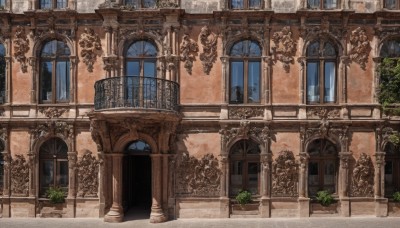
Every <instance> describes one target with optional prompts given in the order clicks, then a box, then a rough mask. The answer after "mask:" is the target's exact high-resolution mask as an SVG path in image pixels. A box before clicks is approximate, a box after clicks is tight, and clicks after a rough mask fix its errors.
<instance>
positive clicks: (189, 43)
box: [180, 34, 199, 74]
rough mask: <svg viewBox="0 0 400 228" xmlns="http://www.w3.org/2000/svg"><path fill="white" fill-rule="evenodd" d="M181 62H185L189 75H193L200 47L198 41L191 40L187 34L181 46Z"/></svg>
mask: <svg viewBox="0 0 400 228" xmlns="http://www.w3.org/2000/svg"><path fill="white" fill-rule="evenodd" d="M180 51H181V61H184V62H185V65H184V67H185V68H186V70H187V72H188V73H189V74H192V67H193V61H194V60H196V55H197V52H198V51H199V45H198V44H197V42H196V41H194V40H192V39H190V37H189V35H187V34H185V35H183V37H182V43H181V45H180Z"/></svg>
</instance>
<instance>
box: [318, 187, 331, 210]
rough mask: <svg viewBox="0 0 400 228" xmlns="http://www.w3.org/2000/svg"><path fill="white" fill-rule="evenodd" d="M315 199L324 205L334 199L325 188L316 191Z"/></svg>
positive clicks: (327, 204) (329, 203)
mask: <svg viewBox="0 0 400 228" xmlns="http://www.w3.org/2000/svg"><path fill="white" fill-rule="evenodd" d="M316 199H317V201H318V203H320V204H321V205H322V206H324V207H327V206H329V205H331V204H332V203H334V202H335V199H334V198H333V196H332V194H330V193H329V192H328V191H326V190H323V191H319V192H317V197H316Z"/></svg>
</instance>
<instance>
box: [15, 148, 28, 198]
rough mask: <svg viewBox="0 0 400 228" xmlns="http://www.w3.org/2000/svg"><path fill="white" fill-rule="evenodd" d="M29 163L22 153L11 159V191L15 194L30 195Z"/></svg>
mask: <svg viewBox="0 0 400 228" xmlns="http://www.w3.org/2000/svg"><path fill="white" fill-rule="evenodd" d="M28 191H29V164H28V162H27V161H26V159H25V157H24V156H23V155H21V154H17V155H15V158H14V159H12V160H11V193H12V195H13V196H28Z"/></svg>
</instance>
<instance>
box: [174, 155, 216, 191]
mask: <svg viewBox="0 0 400 228" xmlns="http://www.w3.org/2000/svg"><path fill="white" fill-rule="evenodd" d="M221 173H222V172H221V170H220V169H219V166H218V159H217V158H215V157H214V155H212V154H206V155H204V157H203V158H201V159H197V158H195V157H193V156H189V154H188V153H183V154H182V156H181V158H180V160H179V162H178V167H177V169H176V177H177V184H176V186H175V187H176V193H177V194H179V195H187V196H218V195H219V193H220V178H221Z"/></svg>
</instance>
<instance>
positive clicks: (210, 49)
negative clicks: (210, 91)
mask: <svg viewBox="0 0 400 228" xmlns="http://www.w3.org/2000/svg"><path fill="white" fill-rule="evenodd" d="M199 39H200V43H201V44H202V46H203V52H202V53H200V60H201V62H202V64H203V70H204V73H206V74H207V75H208V74H210V71H211V68H212V66H213V64H214V62H215V61H216V60H217V41H218V40H217V36H216V35H215V34H214V33H213V32H212V31H211V30H210V28H209V27H208V26H204V27H203V28H201V32H200V35H199Z"/></svg>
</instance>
